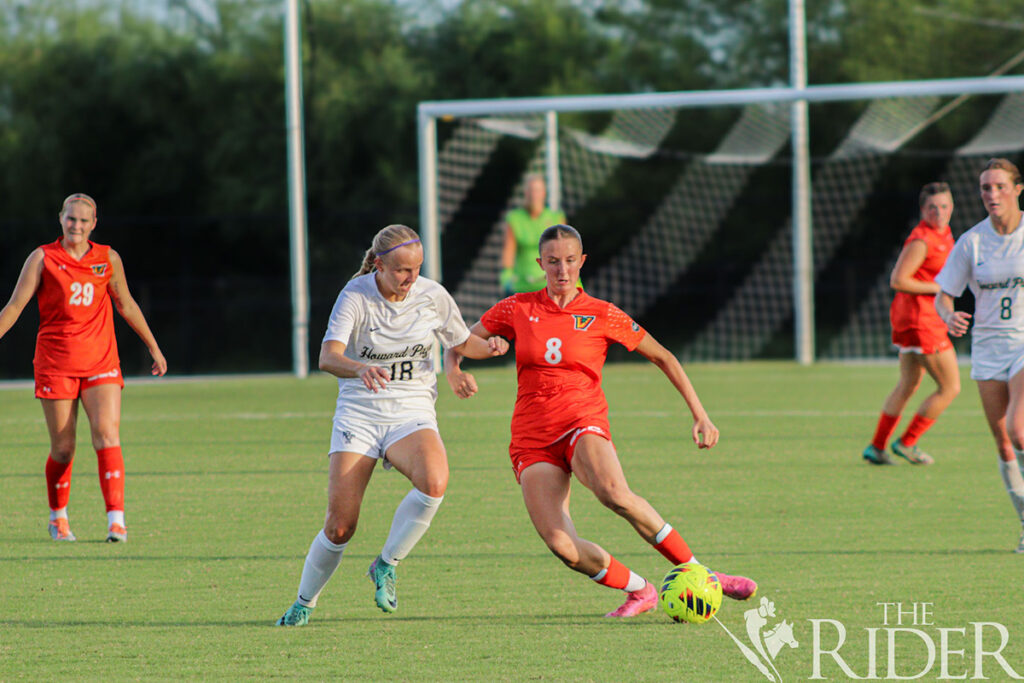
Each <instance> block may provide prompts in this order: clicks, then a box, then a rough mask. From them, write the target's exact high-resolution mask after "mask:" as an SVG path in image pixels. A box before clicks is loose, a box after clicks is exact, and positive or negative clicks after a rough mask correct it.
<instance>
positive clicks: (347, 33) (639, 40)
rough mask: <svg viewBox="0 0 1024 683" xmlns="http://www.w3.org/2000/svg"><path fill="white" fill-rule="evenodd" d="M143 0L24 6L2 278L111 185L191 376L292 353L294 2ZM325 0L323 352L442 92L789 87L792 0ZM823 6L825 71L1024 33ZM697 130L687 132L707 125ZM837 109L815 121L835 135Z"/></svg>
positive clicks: (181, 365) (6, 56) (136, 263)
mask: <svg viewBox="0 0 1024 683" xmlns="http://www.w3.org/2000/svg"><path fill="white" fill-rule="evenodd" d="M137 5H138V3H131V2H123V3H122V2H115V1H113V0H111V1H109V2H94V3H91V4H88V5H83V3H71V4H69V3H66V2H62V1H61V0H34V1H33V2H31V3H29V2H25V1H24V0H0V41H2V43H3V47H2V49H0V161H2V163H0V188H2V189H0V192H2V195H3V197H4V206H3V210H2V211H0V230H2V234H3V236H4V240H3V242H4V246H5V248H4V250H3V255H2V257H0V274H2V277H0V288H6V290H7V291H8V292H9V291H10V289H11V288H13V286H14V282H15V280H16V278H17V274H18V272H19V271H20V268H21V265H22V263H23V261H24V259H25V257H26V256H27V254H28V253H29V251H30V250H31V249H32V248H34V247H35V246H37V245H39V244H41V243H43V242H46V241H50V240H52V239H55V238H56V237H57V236H59V226H58V224H57V221H56V213H57V210H58V209H59V206H60V201H61V199H62V198H63V197H64V196H66V195H67V194H69V193H71V192H75V191H82V192H87V193H89V194H91V195H92V196H94V197H95V198H96V199H97V200H98V203H99V226H98V228H97V231H96V233H95V239H96V240H97V241H99V242H105V243H110V244H112V245H113V246H114V247H115V248H116V249H117V250H118V251H119V252H120V253H121V254H122V256H123V257H124V261H125V264H126V268H127V275H128V279H129V284H130V285H131V286H132V288H133V290H134V293H135V295H136V297H137V298H138V299H139V300H140V303H142V305H143V306H144V308H145V309H146V312H147V316H148V317H149V319H150V321H151V322H152V324H153V327H154V331H155V333H156V334H157V336H158V338H159V339H160V341H161V345H162V346H163V347H164V350H165V352H166V354H167V356H168V358H169V360H170V362H171V366H172V371H175V372H210V371H236V370H239V371H240V370H285V369H288V368H289V367H290V355H289V354H290V319H291V312H290V309H289V286H288V253H287V248H288V246H287V245H288V240H287V230H288V220H287V179H286V175H285V139H284V101H283V93H284V85H283V58H282V54H283V31H282V16H281V15H282V5H283V3H282V2H280V1H279V0H273V1H271V0H245V1H243V0H211V1H210V2H209V10H210V11H209V12H207V13H203V14H201V15H200V14H195V15H192V16H190V17H188V18H187V19H188V20H187V21H185V22H180V21H179V22H169V21H168V20H167V15H162V14H160V13H155V14H141V13H139V11H138V10H137ZM302 10H303V17H302V18H303V29H304V30H303V70H304V100H305V101H304V106H305V117H306V164H307V183H308V185H307V193H308V209H309V244H310V247H309V249H310V268H311V287H312V295H313V313H312V315H313V317H312V320H313V323H314V324H313V326H312V329H311V335H310V336H311V338H312V342H313V345H314V346H316V345H317V344H318V342H319V327H318V323H317V321H318V320H321V319H323V318H324V316H325V315H326V311H327V310H329V307H330V305H331V303H332V302H333V297H334V296H335V295H336V293H337V291H338V289H339V288H340V286H341V285H342V284H343V282H344V281H345V280H346V279H347V278H348V276H349V275H350V274H351V272H353V271H354V270H355V269H356V268H357V267H358V262H359V260H360V257H361V254H362V251H363V250H364V249H365V248H366V246H367V244H368V242H369V239H370V237H371V236H372V235H373V233H374V232H375V231H376V230H377V229H379V228H380V227H382V226H383V225H386V224H388V223H393V222H404V223H407V224H409V225H412V226H414V227H416V226H417V223H418V197H417V191H418V184H417V160H416V139H415V136H416V131H415V111H416V105H417V103H418V102H420V101H423V100H444V99H462V98H483V97H517V96H537V95H562V94H583V93H625V92H644V91H674V90H694V89H711V88H734V87H752V86H764V85H781V84H785V83H786V82H787V81H788V42H787V41H788V39H787V9H786V3H785V2H784V0H763V1H760V2H751V3H716V2H711V0H637V1H636V2H631V3H621V2H616V1H611V0H608V1H604V0H594V1H593V2H589V3H579V2H574V1H572V0H467V1H465V2H461V3H458V4H454V5H453V4H451V3H441V2H430V1H429V0H428V1H424V2H396V1H394V0H350V1H346V2H337V1H336V0H306V1H305V2H304V3H303V4H302ZM807 13H808V52H809V81H810V82H811V83H833V82H852V81H878V80H898V79H917V78H938V77H956V76H980V75H984V74H986V73H988V72H989V71H990V70H991V69H992V68H995V66H997V65H998V64H1000V63H1001V62H1003V61H1005V60H1006V59H1007V58H1008V57H1010V56H1012V54H1013V53H1014V52H1015V51H1017V50H1020V49H1022V48H1024V44H1022V43H1024V41H1022V38H1021V36H1020V34H1021V32H1020V31H1019V30H1018V31H1017V32H1013V31H1012V30H1009V29H1007V30H1004V29H1003V28H1001V27H1000V22H1002V23H1003V24H1005V25H1006V26H1009V27H1012V26H1014V25H1015V24H1014V22H1018V21H1019V20H1018V19H1017V18H1016V17H1015V16H1013V15H1012V13H1011V12H1010V8H1009V7H1008V4H1007V3H1000V2H994V1H992V0H946V1H945V2H941V3H940V2H933V3H927V2H923V1H917V0H915V1H911V0H892V1H891V2H888V3H877V2H873V0H809V1H808V2H807ZM981 16H984V17H985V18H986V22H976V21H972V20H971V17H981ZM848 106H849V107H851V108H856V107H857V106H858V105H856V104H851V105H848ZM842 118H843V117H837V119H838V120H841V119H842ZM687 125H688V124H687V121H686V120H685V119H684V120H681V122H680V124H679V126H680V127H681V129H680V130H677V131H674V132H673V135H672V139H673V140H677V141H679V140H682V141H685V140H699V139H700V138H701V135H700V131H699V130H686V129H685V127H686V126H687ZM829 125H830V124H829V122H828V121H822V122H820V123H817V122H816V124H815V126H816V129H815V130H814V138H813V142H814V144H818V145H820V146H821V147H822V148H823V149H824V148H825V147H827V145H828V144H829V141H830V140H831V139H833V138H834V137H835V136H836V135H838V134H839V133H838V132H831V131H829V130H828V127H829ZM951 125H953V124H951ZM935 134H937V135H941V134H943V133H942V132H941V131H939V132H937V133H935ZM947 134H949V135H956V131H948V133H947ZM3 296H5V297H6V296H7V295H6V294H3ZM32 316H33V314H32V312H31V311H28V312H27V313H26V315H25V316H24V317H23V320H21V321H20V322H19V323H18V325H16V327H15V328H14V329H13V330H12V331H11V332H10V333H9V334H8V336H7V337H6V338H5V339H4V340H2V341H0V349H2V351H0V358H2V362H0V377H25V376H28V375H29V374H30V366H29V364H28V361H29V359H30V358H31V347H32V343H33V339H34V334H35V327H34V325H35V321H34V319H33V317H32ZM318 316H319V317H318ZM121 331H123V330H121ZM129 334H130V333H129ZM137 346H138V344H135V343H134V341H133V340H132V339H131V338H130V337H128V336H126V337H125V340H124V341H123V343H122V355H123V356H125V358H124V366H125V367H124V370H125V372H126V373H128V374H133V373H137V372H141V371H142V370H143V369H144V367H145V366H146V363H145V353H144V350H142V349H138V352H137V353H136V352H135V349H136V347H137Z"/></svg>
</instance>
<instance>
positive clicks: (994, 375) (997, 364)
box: [971, 339, 1024, 382]
mask: <svg viewBox="0 0 1024 683" xmlns="http://www.w3.org/2000/svg"><path fill="white" fill-rule="evenodd" d="M1021 370H1024V346H1021V345H1020V343H1019V342H1014V341H1012V340H1002V339H999V340H991V341H988V342H984V343H982V344H974V345H972V346H971V379H974V380H978V379H981V380H985V379H994V380H998V381H1000V382H1009V381H1010V378H1011V377H1013V376H1014V375H1016V374H1017V373H1018V372H1020V371H1021Z"/></svg>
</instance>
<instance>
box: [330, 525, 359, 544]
mask: <svg viewBox="0 0 1024 683" xmlns="http://www.w3.org/2000/svg"><path fill="white" fill-rule="evenodd" d="M355 533H356V525H355V523H352V524H348V523H345V522H333V523H332V522H330V521H329V522H328V523H327V524H325V525H324V536H326V537H327V540H328V541H330V542H331V543H336V544H341V543H348V542H349V540H350V539H351V538H352V537H353V536H355Z"/></svg>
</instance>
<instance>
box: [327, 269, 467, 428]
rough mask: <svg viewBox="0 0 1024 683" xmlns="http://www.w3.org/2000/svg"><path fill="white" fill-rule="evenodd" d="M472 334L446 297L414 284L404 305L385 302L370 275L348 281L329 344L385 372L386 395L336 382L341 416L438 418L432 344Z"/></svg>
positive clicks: (353, 381) (447, 344) (425, 283)
mask: <svg viewBox="0 0 1024 683" xmlns="http://www.w3.org/2000/svg"><path fill="white" fill-rule="evenodd" d="M467 339H469V328H467V327H466V323H465V322H463V320H462V315H461V314H460V313H459V307H458V305H457V304H456V303H455V300H454V299H452V297H451V295H450V294H449V293H448V291H447V290H446V289H445V288H444V287H442V286H441V285H440V284H438V283H437V282H435V281H433V280H429V279H427V278H425V277H420V278H417V280H416V282H415V283H413V286H412V288H411V289H410V290H409V293H408V294H407V295H406V297H405V299H403V300H402V301H388V300H387V299H385V298H384V297H383V296H382V295H381V293H380V290H379V289H377V283H376V281H375V279H374V274H373V273H368V274H366V275H361V276H359V277H356V278H353V279H352V280H349V282H348V284H346V285H345V287H344V289H342V290H341V293H340V294H339V295H338V299H337V301H335V302H334V309H333V310H332V311H331V318H330V322H329V323H328V325H327V333H326V334H325V335H324V341H325V342H326V341H339V342H341V343H343V344H345V355H346V356H347V357H349V358H352V359H353V360H357V361H359V362H361V363H367V364H369V365H378V366H381V367H383V368H386V369H387V370H388V374H389V382H388V385H387V389H385V390H383V391H379V392H376V393H374V392H372V391H370V390H369V389H367V388H366V386H365V385H364V384H363V381H362V380H361V379H359V378H358V377H352V378H344V379H343V378H339V379H338V405H337V410H336V413H335V416H336V417H339V418H340V417H345V418H356V419H364V420H370V421H372V422H375V423H401V422H407V421H409V420H412V419H415V418H416V417H417V416H418V415H423V416H434V415H435V413H434V401H435V400H436V399H437V377H436V369H435V368H434V351H435V344H436V343H437V342H438V341H440V343H441V344H442V346H444V348H451V347H453V346H458V345H459V344H462V343H463V342H465V341H466V340H467Z"/></svg>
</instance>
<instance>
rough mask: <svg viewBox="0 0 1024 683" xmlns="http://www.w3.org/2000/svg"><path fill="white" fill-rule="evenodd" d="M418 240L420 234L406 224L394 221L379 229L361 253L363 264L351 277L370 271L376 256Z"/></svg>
mask: <svg viewBox="0 0 1024 683" xmlns="http://www.w3.org/2000/svg"><path fill="white" fill-rule="evenodd" d="M419 241H420V236H419V235H417V234H416V231H415V230H413V229H412V228H410V227H408V226H406V225H399V224H397V223H395V224H393V225H389V226H387V227H386V228H383V229H381V231H380V232H378V233H377V234H376V235H374V237H373V244H372V245H371V246H370V248H369V249H367V250H366V253H365V254H363V264H362V265H361V266H360V267H359V270H358V271H357V272H356V273H355V274H354V275H353V276H352V277H354V278H355V277H359V276H360V275H366V274H367V273H369V272H372V271H373V263H374V261H376V260H377V257H378V256H383V255H384V254H386V253H388V252H389V251H392V250H393V249H397V248H398V247H401V246H403V245H406V244H412V243H414V242H419Z"/></svg>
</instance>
